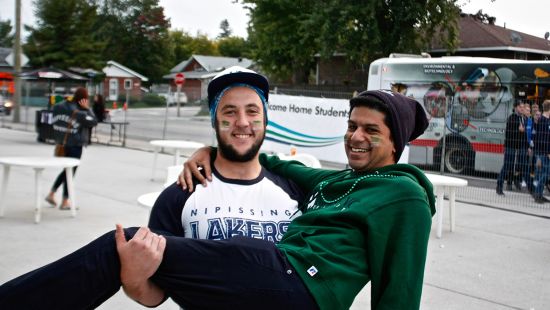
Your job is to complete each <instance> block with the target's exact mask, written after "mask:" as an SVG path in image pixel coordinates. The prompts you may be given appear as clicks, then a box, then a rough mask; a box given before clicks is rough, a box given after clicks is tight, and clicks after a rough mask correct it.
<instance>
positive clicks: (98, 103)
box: [92, 94, 106, 123]
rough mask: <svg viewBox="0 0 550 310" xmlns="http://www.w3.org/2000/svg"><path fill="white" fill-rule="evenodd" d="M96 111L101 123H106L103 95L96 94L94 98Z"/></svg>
mask: <svg viewBox="0 0 550 310" xmlns="http://www.w3.org/2000/svg"><path fill="white" fill-rule="evenodd" d="M92 109H93V110H94V114H95V117H96V118H97V121H98V122H99V123H103V121H105V112H106V111H105V101H103V96H102V95H101V94H96V95H95V96H94V105H93V107H92Z"/></svg>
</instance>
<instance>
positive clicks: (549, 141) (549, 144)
mask: <svg viewBox="0 0 550 310" xmlns="http://www.w3.org/2000/svg"><path fill="white" fill-rule="evenodd" d="M542 111H543V112H542V116H541V117H540V119H539V120H538V122H537V123H536V124H535V130H536V134H535V135H534V138H533V142H534V153H535V158H536V165H535V166H536V169H535V180H536V184H537V185H536V186H535V187H534V193H533V198H535V202H536V203H545V202H550V200H548V199H547V198H546V197H544V196H543V193H544V186H545V185H546V182H547V181H548V175H549V174H550V100H544V102H543V104H542Z"/></svg>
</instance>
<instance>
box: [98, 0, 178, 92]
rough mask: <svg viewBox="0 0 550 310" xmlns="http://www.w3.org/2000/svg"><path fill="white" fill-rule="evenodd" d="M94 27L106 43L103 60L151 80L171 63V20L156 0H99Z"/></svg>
mask: <svg viewBox="0 0 550 310" xmlns="http://www.w3.org/2000/svg"><path fill="white" fill-rule="evenodd" d="M101 2H102V3H101V5H100V10H99V11H100V14H99V18H98V23H97V28H98V32H99V33H100V35H101V37H103V38H104V40H106V41H107V42H108V47H107V48H106V49H105V51H104V52H103V55H102V56H103V59H105V60H115V61H117V62H120V63H122V64H124V65H125V66H127V67H128V68H131V69H132V70H134V71H136V72H139V73H140V74H143V75H145V76H147V77H148V78H149V79H150V81H151V82H152V83H155V82H160V81H161V80H162V75H164V74H166V72H167V71H168V70H169V69H170V68H171V67H172V66H173V58H172V57H171V55H173V52H172V51H170V49H169V46H170V37H169V35H168V29H169V27H170V21H169V20H168V19H167V18H166V17H165V15H164V9H163V8H162V7H160V6H159V3H158V0H102V1H101Z"/></svg>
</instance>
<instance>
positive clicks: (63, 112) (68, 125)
mask: <svg viewBox="0 0 550 310" xmlns="http://www.w3.org/2000/svg"><path fill="white" fill-rule="evenodd" d="M95 125H97V119H96V117H95V115H94V113H93V112H92V111H91V110H90V103H89V101H88V91H87V90H86V88H83V87H79V88H77V89H76V91H75V93H74V95H73V98H72V100H65V101H62V102H60V103H58V104H56V105H55V106H54V108H53V129H54V137H55V142H56V144H63V145H64V146H65V155H64V156H65V157H72V158H78V159H79V158H80V157H81V156H82V147H83V146H86V145H88V144H90V131H91V129H92V128H93V127H94V126H95ZM76 168H77V167H74V168H73V174H74V173H75V172H76ZM61 184H63V201H62V203H61V205H60V206H59V209H60V210H69V209H70V204H69V194H68V190H67V182H66V179H65V171H61V173H60V174H59V176H57V179H56V180H55V182H54V183H53V186H52V189H51V191H50V193H49V194H48V196H46V201H47V202H49V203H50V204H51V205H53V206H56V205H57V202H56V201H55V192H56V191H57V189H58V188H59V186H61Z"/></svg>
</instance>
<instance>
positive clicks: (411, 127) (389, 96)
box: [350, 90, 428, 162]
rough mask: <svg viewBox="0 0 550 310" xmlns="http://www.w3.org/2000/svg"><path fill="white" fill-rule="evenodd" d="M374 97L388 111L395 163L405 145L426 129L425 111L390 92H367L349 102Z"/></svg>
mask: <svg viewBox="0 0 550 310" xmlns="http://www.w3.org/2000/svg"><path fill="white" fill-rule="evenodd" d="M369 96H371V97H374V98H376V99H378V100H380V101H382V102H383V103H385V104H386V106H387V107H388V109H389V111H390V115H389V117H390V119H389V123H390V132H391V136H392V140H393V145H394V147H395V152H396V153H395V161H396V162H397V160H399V157H401V153H403V149H404V148H405V145H406V144H407V143H408V142H409V141H412V140H414V139H416V138H417V137H418V136H420V135H421V134H423V133H424V130H426V128H428V118H427V117H426V111H424V108H423V107H422V105H421V104H420V103H418V101H416V100H414V99H412V98H408V97H405V96H403V95H401V94H400V93H397V92H392V91H390V90H368V91H364V92H361V93H360V94H358V95H357V96H356V97H354V98H352V99H351V100H350V103H351V104H354V101H364V100H365V99H367V98H365V97H369Z"/></svg>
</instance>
